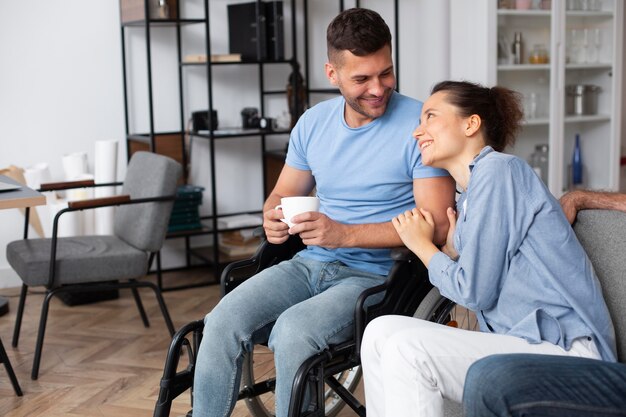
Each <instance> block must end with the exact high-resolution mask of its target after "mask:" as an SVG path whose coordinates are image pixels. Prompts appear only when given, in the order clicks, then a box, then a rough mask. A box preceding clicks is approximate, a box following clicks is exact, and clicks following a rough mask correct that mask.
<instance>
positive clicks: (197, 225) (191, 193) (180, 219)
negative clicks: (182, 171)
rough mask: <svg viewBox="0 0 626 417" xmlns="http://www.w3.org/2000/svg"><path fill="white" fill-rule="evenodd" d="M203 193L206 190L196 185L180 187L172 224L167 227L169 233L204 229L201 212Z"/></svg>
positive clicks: (171, 218) (177, 191) (173, 210)
mask: <svg viewBox="0 0 626 417" xmlns="http://www.w3.org/2000/svg"><path fill="white" fill-rule="evenodd" d="M202 191H204V188H203V187H198V186H196V185H188V184H187V185H180V186H178V189H177V190H176V200H175V201H174V208H172V215H171V216H170V223H169V225H168V227H167V231H168V233H172V232H181V231H185V230H195V229H201V228H202V223H201V222H200V210H199V206H200V204H202Z"/></svg>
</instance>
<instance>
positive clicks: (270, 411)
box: [241, 345, 361, 417]
mask: <svg viewBox="0 0 626 417" xmlns="http://www.w3.org/2000/svg"><path fill="white" fill-rule="evenodd" d="M273 364H274V355H273V353H272V351H271V350H270V349H269V348H267V347H265V346H260V345H257V346H255V350H254V352H253V353H252V354H246V356H245V357H244V360H243V367H242V375H241V386H242V387H245V386H252V385H254V383H255V382H258V381H260V380H263V379H267V378H270V377H275V376H276V373H275V370H274V365H273ZM336 378H337V380H338V381H339V382H340V383H341V384H342V385H343V386H344V388H346V389H347V390H348V391H350V392H354V391H355V390H356V388H357V386H358V384H359V382H361V367H360V366H357V367H354V368H351V369H349V370H347V371H344V372H342V373H341V374H338V375H336ZM324 395H325V398H326V410H325V415H326V417H334V416H336V415H337V414H339V412H340V411H341V409H342V408H343V407H344V406H345V405H346V404H345V402H344V401H343V400H342V399H341V398H340V397H339V396H338V395H337V394H335V393H334V392H333V391H332V390H331V389H329V388H328V387H327V389H326V391H325V393H324ZM245 401H246V406H247V407H248V410H250V414H251V415H252V416H253V417H274V416H275V415H276V412H275V410H274V393H273V392H269V393H266V394H262V395H260V396H255V397H250V398H246V400H245Z"/></svg>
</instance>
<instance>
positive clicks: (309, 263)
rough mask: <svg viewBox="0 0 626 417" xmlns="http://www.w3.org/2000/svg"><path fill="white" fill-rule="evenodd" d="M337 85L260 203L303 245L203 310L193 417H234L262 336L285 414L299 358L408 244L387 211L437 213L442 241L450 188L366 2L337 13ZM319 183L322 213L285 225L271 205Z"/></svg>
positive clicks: (332, 49)
mask: <svg viewBox="0 0 626 417" xmlns="http://www.w3.org/2000/svg"><path fill="white" fill-rule="evenodd" d="M327 42H328V60H329V62H328V63H327V64H326V66H325V70H326V75H327V76H328V79H329V81H330V83H331V84H332V85H334V86H337V87H338V88H339V90H340V92H341V96H340V97H337V98H334V99H331V100H327V101H324V102H322V103H320V104H318V105H316V106H314V107H312V108H311V109H309V110H307V111H306V112H305V113H304V114H303V115H302V117H301V118H300V120H299V121H298V123H297V124H296V126H295V128H294V130H293V131H292V133H291V138H290V141H289V151H288V153H287V159H286V163H285V166H284V168H283V170H282V172H281V174H280V177H279V179H278V181H277V183H276V186H275V187H274V190H273V191H272V193H271V195H270V196H269V197H268V199H267V201H266V202H265V205H264V223H263V227H264V229H265V234H266V236H267V239H268V241H269V242H271V243H275V244H280V243H282V242H284V241H286V240H287V238H288V237H289V235H290V234H299V235H300V237H301V238H302V240H303V242H304V243H305V244H306V245H307V248H306V249H304V250H303V251H301V252H300V253H299V254H298V255H296V257H294V258H293V259H292V260H290V261H286V262H282V263H281V264H279V265H276V266H274V267H271V268H268V269H266V270H264V271H262V272H260V273H259V274H257V275H255V276H253V277H252V278H250V279H248V280H247V281H246V282H244V283H243V284H241V285H240V286H238V287H237V288H236V289H235V290H233V291H232V292H230V293H229V294H228V295H227V296H225V297H224V298H223V299H222V300H221V301H220V303H219V304H218V305H217V306H216V307H215V309H214V310H213V311H211V312H210V313H209V314H208V315H207V316H206V318H205V327H204V337H203V338H202V344H201V347H200V350H199V355H198V359H197V362H196V371H195V376H194V404H193V408H194V409H193V415H194V417H204V416H212V417H213V416H227V415H229V414H230V412H231V410H232V408H233V406H234V403H235V401H236V399H237V391H238V389H239V386H240V380H241V365H242V360H243V354H244V353H245V352H249V351H251V350H252V348H253V345H254V343H260V342H262V341H267V342H268V346H269V347H270V348H271V349H272V350H273V351H274V361H275V365H276V389H275V394H276V416H277V417H286V416H287V411H288V406H289V400H290V398H289V397H290V393H291V386H292V383H293V378H294V375H295V373H296V371H297V370H298V368H299V367H300V365H301V364H302V363H303V362H304V361H305V360H306V359H307V358H309V357H311V356H313V355H314V354H316V353H319V352H321V351H323V350H324V349H325V348H327V347H328V345H329V344H336V343H341V342H343V341H346V340H348V339H350V338H351V337H352V336H353V331H354V329H353V327H354V326H353V321H354V307H355V305H356V300H357V298H358V296H359V294H361V292H363V291H364V290H365V289H367V288H370V287H373V286H375V285H378V284H381V283H382V282H384V281H385V277H386V275H387V273H388V272H389V269H390V268H391V264H392V260H391V257H390V248H391V247H395V246H401V245H402V242H401V240H400V238H399V237H398V235H397V233H396V232H395V230H394V228H393V226H392V224H391V219H392V218H393V217H394V216H395V215H397V214H399V213H402V212H404V211H406V210H410V209H411V208H413V207H415V206H417V207H423V208H426V209H427V210H429V211H430V212H432V213H433V214H434V215H435V218H436V219H437V224H438V225H440V227H438V230H437V234H436V236H437V237H436V240H438V242H443V241H445V236H446V232H447V225H448V220H447V218H446V214H445V213H446V208H447V207H449V206H451V205H453V204H454V185H453V182H452V180H451V178H450V177H449V176H448V174H447V172H446V171H442V170H438V169H435V168H430V167H425V166H423V165H422V163H421V156H420V152H419V149H418V147H417V142H416V141H415V140H413V139H412V138H411V132H412V131H413V130H414V129H415V127H416V125H417V123H418V118H419V115H420V112H421V108H422V104H421V103H420V102H418V101H416V100H413V99H410V98H408V97H406V96H403V95H401V94H399V93H397V92H395V91H394V87H395V76H394V68H393V61H392V59H391V33H390V31H389V28H388V26H387V24H386V23H385V21H384V20H383V19H382V18H381V17H380V16H379V15H378V14H377V13H376V12H373V11H371V10H367V9H350V10H346V11H344V12H342V13H341V14H339V15H338V16H337V17H336V18H335V19H334V20H333V21H332V22H331V24H330V26H329V27H328V31H327ZM314 188H315V190H316V192H317V197H319V199H320V211H319V212H307V213H303V214H300V215H297V216H295V217H293V218H291V219H288V220H291V222H292V223H294V225H293V226H291V227H289V226H288V225H287V224H285V223H284V222H282V221H281V219H282V218H283V213H282V211H281V210H276V209H275V207H276V206H277V205H278V204H280V199H281V198H282V197H287V196H302V195H308V194H310V193H311V192H312V190H313V189H314Z"/></svg>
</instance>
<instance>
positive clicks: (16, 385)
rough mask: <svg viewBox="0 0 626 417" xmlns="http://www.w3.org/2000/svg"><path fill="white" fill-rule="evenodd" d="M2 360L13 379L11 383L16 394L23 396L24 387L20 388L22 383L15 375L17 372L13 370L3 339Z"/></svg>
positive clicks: (0, 353)
mask: <svg viewBox="0 0 626 417" xmlns="http://www.w3.org/2000/svg"><path fill="white" fill-rule="evenodd" d="M0 362H2V363H4V368H5V369H6V370H7V374H9V379H10V380H11V385H13V389H14V390H15V394H17V396H18V397H21V396H22V395H23V394H22V389H21V388H20V383H19V382H17V377H16V376H15V372H13V367H12V366H11V362H9V356H8V355H7V351H6V350H4V345H3V344H2V340H0Z"/></svg>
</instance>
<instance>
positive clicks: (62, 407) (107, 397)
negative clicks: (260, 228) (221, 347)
mask: <svg viewBox="0 0 626 417" xmlns="http://www.w3.org/2000/svg"><path fill="white" fill-rule="evenodd" d="M207 274H208V272H206V271H202V270H194V271H190V272H186V273H168V274H165V276H164V280H165V281H164V285H165V286H171V285H176V284H179V283H190V282H206V281H208V280H207ZM148 279H152V278H148ZM18 293H19V291H18V289H17V288H15V289H13V288H11V289H2V290H0V295H3V296H7V297H9V299H10V312H9V314H6V315H4V316H2V317H0V338H2V341H3V344H4V346H5V349H6V350H7V353H8V355H9V358H10V360H11V363H12V365H13V368H14V370H15V373H16V375H17V378H18V380H19V382H20V385H21V387H22V391H23V392H24V396H23V397H17V396H16V395H15V393H14V392H13V389H12V386H11V384H10V381H9V378H8V376H7V375H6V372H4V368H3V367H1V366H0V416H6V417H11V416H14V417H18V416H19V417H23V416H28V417H37V416H46V417H56V416H67V417H77V416H125V417H134V416H137V417H139V416H142V417H149V416H152V413H153V410H154V404H155V401H156V398H157V395H158V387H159V381H160V379H161V376H162V372H163V364H164V360H165V354H166V350H167V347H168V345H169V341H170V336H169V334H168V332H167V328H166V327H165V323H164V321H163V317H162V316H161V313H160V310H159V308H158V305H157V303H156V301H155V299H154V296H153V294H152V292H151V291H149V290H141V291H140V293H141V295H142V300H143V302H144V306H145V308H146V312H147V314H148V318H149V319H150V324H151V327H149V328H144V327H143V324H142V322H141V319H140V317H139V314H138V311H137V308H136V306H135V303H134V301H133V299H132V296H131V295H130V292H129V291H127V290H126V291H121V294H120V298H119V299H116V300H112V301H103V302H98V303H94V304H90V305H83V306H74V307H68V306H66V305H65V304H63V303H62V302H61V301H60V300H58V299H56V298H55V299H53V300H52V302H51V305H50V314H49V316H48V326H47V331H46V337H45V341H44V346H43V356H42V360H41V368H40V374H39V379H38V380H37V381H33V380H31V379H30V371H31V367H32V360H33V355H34V346H35V338H36V334H37V327H38V323H39V314H40V311H41V303H42V300H43V295H42V292H41V291H31V292H30V293H29V296H28V298H27V301H26V310H25V314H24V321H23V324H22V332H21V336H20V341H19V346H18V347H17V348H13V347H12V346H11V337H12V335H13V325H14V323H15V312H16V310H17V302H18ZM164 297H165V301H166V303H167V306H168V308H169V311H170V314H171V316H172V320H173V321H174V326H175V327H176V328H179V327H180V326H182V325H183V324H185V323H187V322H189V321H192V320H196V319H200V318H202V317H203V316H204V315H205V314H206V313H207V312H208V311H210V309H211V308H212V307H213V306H214V305H215V304H216V303H217V301H218V300H219V287H218V286H216V285H211V286H204V287H199V288H194V289H187V290H179V291H168V292H165V293H164ZM189 409H190V404H189V395H188V394H187V393H184V394H182V395H181V397H179V399H178V400H177V401H176V402H175V403H174V406H173V410H172V413H171V416H181V415H184V414H185V413H186V412H187V411H188V410H189ZM247 415H249V413H248V411H247V409H246V408H245V405H244V404H241V402H240V403H238V404H237V406H236V408H235V412H234V413H233V416H234V417H243V416H247ZM355 415H356V414H355V413H353V412H352V410H349V409H348V408H347V407H346V408H345V409H344V410H343V411H342V412H341V414H340V416H342V417H348V416H355Z"/></svg>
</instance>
